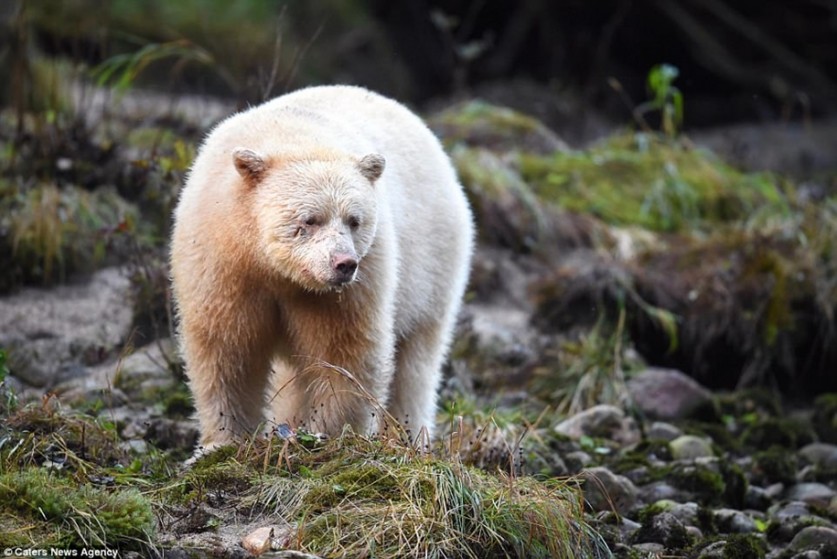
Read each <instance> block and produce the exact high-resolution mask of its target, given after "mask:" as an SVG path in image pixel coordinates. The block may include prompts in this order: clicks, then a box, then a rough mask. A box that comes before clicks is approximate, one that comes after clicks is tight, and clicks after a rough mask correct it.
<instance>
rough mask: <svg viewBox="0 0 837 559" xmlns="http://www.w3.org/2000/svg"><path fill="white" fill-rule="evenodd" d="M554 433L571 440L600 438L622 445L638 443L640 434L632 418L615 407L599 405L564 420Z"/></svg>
mask: <svg viewBox="0 0 837 559" xmlns="http://www.w3.org/2000/svg"><path fill="white" fill-rule="evenodd" d="M555 431H556V432H557V433H559V434H561V435H565V436H567V437H570V438H573V439H579V438H581V437H583V436H587V437H601V438H604V439H610V440H612V441H617V442H619V443H621V444H623V445H630V444H634V443H636V442H638V441H639V439H640V433H639V429H638V428H637V426H636V423H635V422H634V420H633V419H632V418H629V417H626V416H625V412H623V411H622V410H621V409H619V408H617V407H616V406H611V405H608V404H599V405H598V406H593V407H592V408H589V409H586V410H584V411H583V412H580V413H577V414H575V415H574V416H572V417H570V418H567V419H565V420H564V421H562V422H561V423H559V424H558V425H556V426H555Z"/></svg>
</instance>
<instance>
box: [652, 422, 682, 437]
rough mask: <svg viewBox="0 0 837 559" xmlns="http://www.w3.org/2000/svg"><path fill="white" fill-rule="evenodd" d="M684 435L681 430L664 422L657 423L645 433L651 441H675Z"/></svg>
mask: <svg viewBox="0 0 837 559" xmlns="http://www.w3.org/2000/svg"><path fill="white" fill-rule="evenodd" d="M682 434H683V431H681V430H680V429H679V428H677V427H675V426H674V425H672V424H671V423H665V422H663V421H655V422H654V423H652V424H651V426H650V427H649V428H648V430H647V431H646V432H645V436H646V437H648V438H649V439H659V440H661V441H673V440H674V439H676V438H677V437H679V436H680V435H682Z"/></svg>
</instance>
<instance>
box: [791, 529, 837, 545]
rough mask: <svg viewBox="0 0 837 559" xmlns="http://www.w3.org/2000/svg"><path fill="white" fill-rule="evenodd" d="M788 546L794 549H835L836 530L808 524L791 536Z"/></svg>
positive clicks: (836, 541) (836, 540) (836, 542)
mask: <svg viewBox="0 0 837 559" xmlns="http://www.w3.org/2000/svg"><path fill="white" fill-rule="evenodd" d="M788 547H789V548H790V549H792V550H794V551H802V550H807V549H812V548H816V549H828V550H834V549H837V530H835V529H834V528H828V527H826V526H808V527H806V528H803V529H802V530H800V531H799V532H798V533H797V534H796V535H795V536H794V537H793V539H792V540H791V542H790V545H789V546H788Z"/></svg>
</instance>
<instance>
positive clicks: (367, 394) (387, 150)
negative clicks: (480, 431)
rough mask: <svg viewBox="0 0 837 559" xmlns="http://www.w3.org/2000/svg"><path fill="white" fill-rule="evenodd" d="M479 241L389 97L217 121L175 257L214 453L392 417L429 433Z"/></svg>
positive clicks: (447, 167) (348, 98) (189, 367)
mask: <svg viewBox="0 0 837 559" xmlns="http://www.w3.org/2000/svg"><path fill="white" fill-rule="evenodd" d="M473 244H474V225H473V217H472V214H471V211H470V209H469V206H468V202H467V200H466V197H465V194H464V192H463V189H462V187H461V185H460V184H459V182H458V181H457V178H456V174H455V172H454V170H453V167H452V165H451V162H450V160H449V159H448V157H447V156H446V155H445V153H444V151H443V149H442V146H441V145H440V143H439V141H438V140H437V139H436V138H435V137H434V135H433V134H432V133H431V132H430V131H429V130H428V129H427V127H426V126H425V125H424V124H423V123H422V121H421V120H420V119H419V118H418V117H417V116H416V115H414V114H413V113H411V112H410V111H409V110H408V109H406V108H405V107H404V106H403V105H401V104H399V103H397V102H395V101H393V100H390V99H387V98H385V97H382V96H380V95H377V94H375V93H372V92H370V91H367V90H365V89H362V88H358V87H350V86H324V87H313V88H308V89H303V90H299V91H296V92H294V93H290V94H287V95H284V96H281V97H278V98H276V99H274V100H272V101H270V102H267V103H265V104H263V105H260V106H257V107H254V108H252V109H249V110H247V111H244V112H241V113H238V114H235V115H233V116H231V117H229V118H228V119H226V120H225V121H223V122H222V123H220V124H219V125H218V126H217V127H216V128H215V129H214V130H212V132H211V133H210V134H209V136H208V137H207V138H206V140H205V142H204V143H203V145H202V146H201V148H200V150H199V153H198V156H197V158H196V159H195V162H194V164H193V166H192V169H191V172H190V173H189V177H188V180H187V181H186V184H185V186H184V188H183V190H182V192H181V195H180V200H179V202H178V206H177V209H176V211H175V225H174V231H173V236H172V244H171V270H172V280H173V291H174V297H175V301H176V308H177V316H178V318H179V339H180V345H181V351H182V354H183V357H184V360H185V364H186V374H187V376H188V378H189V383H190V386H191V389H192V392H193V395H194V399H195V407H196V410H197V416H198V419H199V421H200V430H201V438H200V443H201V445H203V446H204V447H205V448H209V447H214V446H217V445H221V444H226V443H229V442H232V441H234V440H237V439H238V438H240V437H241V436H243V435H248V434H253V433H255V432H257V429H258V427H259V425H260V424H261V423H263V422H264V421H265V420H268V421H273V422H276V423H278V424H282V423H288V424H289V425H291V426H293V427H299V426H304V427H305V428H307V429H308V430H310V431H313V432H323V433H326V434H330V435H337V434H339V433H340V432H341V431H342V429H343V427H344V425H346V424H348V425H351V426H352V427H353V428H354V429H355V430H356V431H358V432H362V433H374V432H377V431H378V430H380V429H381V428H383V427H384V425H383V423H385V422H386V421H387V420H386V419H385V417H386V416H387V415H389V417H391V418H395V419H397V420H398V422H400V423H401V425H402V426H403V427H404V429H406V430H407V432H409V433H411V434H412V436H413V437H414V438H415V437H417V436H419V435H420V434H421V435H423V436H425V437H427V438H429V437H432V433H433V427H434V420H435V413H436V398H437V394H436V393H437V388H438V385H439V381H440V376H441V372H440V371H441V367H442V365H443V362H444V360H445V357H446V354H447V351H448V348H449V345H450V342H451V337H452V335H453V330H454V326H455V322H456V318H457V313H458V311H459V308H460V304H461V300H462V296H463V293H464V291H465V287H466V283H467V280H468V275H469V269H470V261H471V255H472V251H473ZM268 402H269V403H270V405H269V406H267V405H266V404H268ZM268 408H269V409H268ZM382 410H386V412H388V414H386V413H381V411H382ZM382 416H383V417H382Z"/></svg>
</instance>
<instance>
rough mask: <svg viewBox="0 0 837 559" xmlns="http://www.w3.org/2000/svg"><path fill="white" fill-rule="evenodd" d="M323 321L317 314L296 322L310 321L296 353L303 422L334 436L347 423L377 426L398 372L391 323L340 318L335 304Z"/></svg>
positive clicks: (367, 430)
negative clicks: (376, 324)
mask: <svg viewBox="0 0 837 559" xmlns="http://www.w3.org/2000/svg"><path fill="white" fill-rule="evenodd" d="M319 322H320V321H318V320H316V316H312V315H307V316H306V317H305V319H304V320H301V321H298V322H297V324H299V323H304V324H305V325H306V326H309V327H310V328H306V329H305V330H306V331H305V332H300V334H301V335H300V336H299V337H298V339H297V342H298V345H297V347H296V348H295V350H294V353H295V356H294V358H293V362H294V366H295V371H296V377H295V379H294V381H295V383H296V387H295V388H296V390H295V391H296V392H297V393H298V394H300V395H302V398H301V408H300V410H299V411H300V418H301V421H300V424H299V426H300V427H303V428H305V429H307V430H309V431H312V432H319V433H326V434H328V435H331V436H337V435H339V434H340V433H341V432H342V430H343V428H344V426H345V425H350V426H351V427H352V428H353V429H354V430H355V432H357V433H361V434H372V433H375V432H377V430H378V427H379V421H380V419H381V417H382V416H383V415H384V411H383V410H384V409H385V408H386V404H387V400H388V399H389V393H390V386H391V384H392V377H393V374H394V359H393V354H394V350H395V347H394V346H395V344H394V342H393V335H392V333H391V329H389V328H387V326H388V325H387V324H384V325H382V326H384V327H383V328H381V327H378V328H376V327H374V326H373V325H369V324H366V325H364V324H363V323H362V317H358V316H354V317H351V318H349V319H346V320H343V321H341V322H340V323H338V324H335V320H334V315H333V310H332V313H331V317H330V318H329V319H328V323H326V322H322V323H320V324H319V325H317V324H318V323H319ZM315 325H317V326H315Z"/></svg>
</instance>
